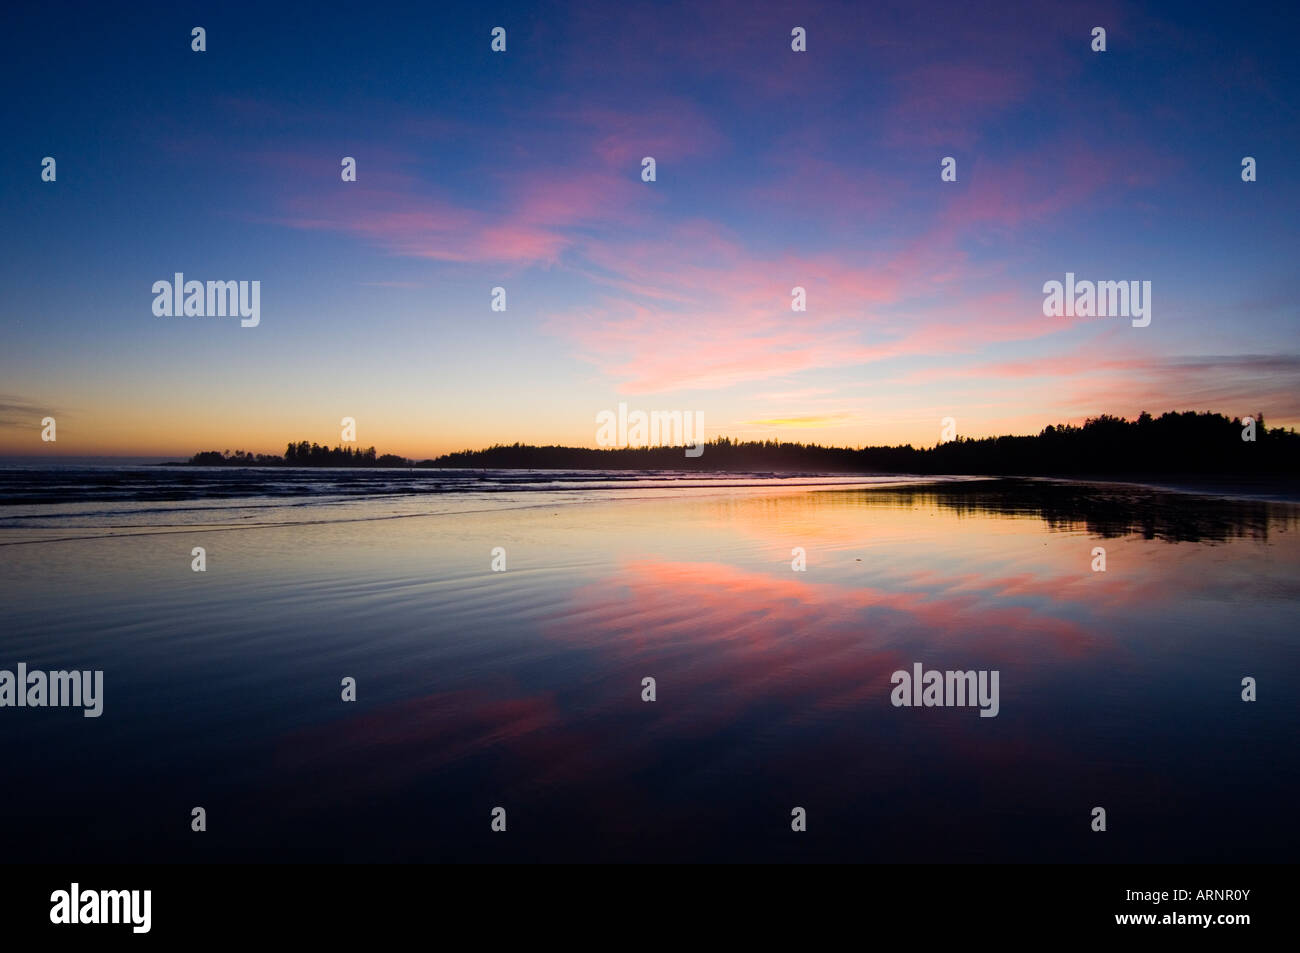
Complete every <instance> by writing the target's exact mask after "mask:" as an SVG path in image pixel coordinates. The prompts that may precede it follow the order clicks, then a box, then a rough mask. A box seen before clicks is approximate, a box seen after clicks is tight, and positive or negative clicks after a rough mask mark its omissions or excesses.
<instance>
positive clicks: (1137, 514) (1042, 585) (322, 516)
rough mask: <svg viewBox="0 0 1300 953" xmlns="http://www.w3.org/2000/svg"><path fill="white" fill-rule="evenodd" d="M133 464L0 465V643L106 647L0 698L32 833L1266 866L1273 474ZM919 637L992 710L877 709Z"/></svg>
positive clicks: (408, 846)
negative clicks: (45, 682) (15, 702)
mask: <svg viewBox="0 0 1300 953" xmlns="http://www.w3.org/2000/svg"><path fill="white" fill-rule="evenodd" d="M126 469H128V468H123V470H126ZM129 469H130V470H131V472H129V473H127V472H118V473H109V474H104V473H90V474H87V473H84V472H83V473H81V474H79V475H76V476H74V477H67V476H65V477H64V478H61V479H59V480H50V479H47V478H43V477H42V478H39V479H38V478H35V477H33V478H31V479H27V478H26V477H24V476H23V475H21V474H19V475H14V474H13V473H12V472H9V473H8V475H7V476H6V477H4V478H3V479H4V480H7V481H8V482H6V483H5V486H6V492H5V495H4V499H5V501H6V502H5V504H4V505H3V506H2V507H0V578H2V579H3V581H4V584H3V587H2V593H3V594H2V596H0V618H2V619H3V620H4V621H3V626H0V668H6V669H12V668H13V667H14V666H15V665H16V664H18V663H20V662H21V663H24V664H25V665H26V666H27V667H28V668H30V669H33V670H35V669H41V670H50V671H54V670H62V669H66V670H77V671H102V672H103V689H102V696H103V697H102V699H101V700H100V701H101V703H102V713H101V714H100V716H99V717H95V718H85V717H83V716H82V713H81V712H80V711H77V710H67V709H62V708H54V707H47V708H39V707H36V708H33V707H27V708H23V709H14V710H7V711H5V712H2V713H0V757H2V758H3V759H4V762H5V763H6V764H7V765H9V766H10V770H11V776H13V777H15V778H20V779H21V782H15V783H11V784H8V785H5V786H4V788H3V790H2V791H0V811H3V813H4V815H5V816H7V817H10V818H23V822H22V823H21V824H20V825H17V826H16V827H14V828H11V829H10V830H9V831H7V833H6V838H7V840H8V842H9V843H10V845H11V846H12V847H13V848H14V849H15V850H21V851H23V854H22V855H23V856H26V857H28V858H31V859H41V860H51V861H60V860H67V861H72V860H76V861H78V862H86V861H92V860H94V861H114V860H145V861H182V862H184V861H196V862H198V861H213V860H251V861H290V860H345V861H433V860H460V861H475V860H527V861H533V860H559V861H565V860H573V861H596V860H650V861H660V860H663V861H669V860H687V859H690V860H732V861H747V862H763V861H777V860H854V861H891V862H921V861H957V862H965V861H1040V862H1099V861H1117V862H1171V863H1172V862H1216V861H1242V860H1257V861H1270V860H1281V859H1284V854H1285V850H1286V847H1287V845H1286V844H1284V843H1282V842H1280V841H1279V839H1278V838H1276V837H1275V836H1274V832H1275V831H1277V830H1279V829H1289V825H1290V823H1291V822H1290V820H1289V812H1290V811H1291V810H1292V809H1293V807H1292V805H1291V803H1290V798H1289V796H1288V794H1287V792H1288V791H1293V790H1294V789H1295V784H1296V781H1297V780H1298V778H1297V775H1298V774H1300V758H1298V757H1297V755H1296V751H1295V746H1294V722H1293V718H1294V712H1293V711H1292V710H1290V709H1289V707H1288V706H1286V705H1284V704H1283V702H1282V699H1284V698H1288V697H1290V694H1289V692H1288V691H1287V689H1286V688H1285V686H1286V685H1288V684H1290V683H1293V681H1294V679H1295V677H1296V674H1297V668H1298V667H1300V645H1298V644H1297V639H1296V632H1295V625H1294V620H1295V618H1296V614H1297V613H1296V610H1297V608H1300V584H1298V583H1297V582H1296V570H1297V568H1300V542H1298V541H1297V529H1298V528H1300V506H1297V505H1295V504H1293V503H1286V502H1277V501H1273V500H1260V499H1253V500H1252V499H1230V498H1227V497H1216V496H1205V495H1192V494H1185V493H1174V492H1169V491H1164V490H1156V489H1151V488H1146V487H1135V486H1132V485H1117V484H1095V483H1076V482H1070V481H1025V480H994V479H972V478H950V479H943V478H938V479H936V478H932V477H925V478H914V479H908V478H905V477H875V478H868V477H863V478H858V479H852V478H846V477H844V476H836V477H834V478H830V477H818V476H815V475H802V476H791V477H785V478H776V477H772V476H770V475H768V476H765V475H749V476H737V475H729V476H727V477H726V478H715V479H709V478H703V477H701V476H700V475H698V474H694V475H689V477H687V476H685V475H681V474H672V475H665V474H610V473H606V474H599V473H597V474H580V475H575V474H568V475H557V474H546V473H532V474H513V475H512V474H502V473H496V474H493V473H482V474H477V475H471V474H464V473H461V474H446V475H438V474H435V475H433V477H432V480H433V482H427V481H428V480H429V479H430V477H429V475H427V474H426V475H423V476H419V475H410V474H406V473H392V472H384V473H375V474H374V475H373V476H372V477H370V478H366V477H357V476H356V475H355V474H345V473H338V472H334V471H330V472H311V471H287V470H282V471H276V470H266V471H244V470H239V471H225V472H218V471H208V474H207V475H206V476H205V475H204V474H203V473H198V472H195V471H187V470H184V469H177V470H172V469H170V468H152V469H150V468H129ZM137 471H145V472H143V473H140V472H137ZM417 479H424V480H426V482H424V483H416V482H414V481H416V480H417ZM196 480H198V481H203V480H207V481H208V483H207V484H204V485H201V486H198V487H193V486H191V489H193V490H194V492H193V493H187V491H186V481H191V482H192V481H196ZM24 481H25V482H24ZM169 481H170V482H169ZM217 484H220V486H219V492H217V491H214V489H213V487H214V486H216V485H217ZM39 486H45V487H47V490H46V491H45V492H47V494H48V493H54V492H57V493H58V494H59V496H58V498H57V500H55V499H52V498H51V497H50V496H48V495H47V496H46V497H44V498H42V497H41V496H40V495H39V494H40V492H41V491H40V490H39V489H31V487H39ZM25 487H26V488H25ZM51 487H57V491H56V490H54V489H48V488H51ZM168 497H170V498H171V499H168ZM196 547H199V548H201V549H202V550H203V554H204V557H203V571H195V569H194V564H195V559H196V557H195V555H194V550H195V548H196ZM1098 547H1101V548H1103V549H1104V551H1105V553H1104V566H1105V569H1104V571H1099V570H1097V569H1096V568H1095V566H1096V560H1097V556H1096V549H1097V548H1098ZM800 564H802V565H800ZM494 567H495V568H494ZM917 664H920V665H921V666H923V667H924V668H925V669H927V670H929V669H935V670H939V671H944V670H948V671H951V670H961V671H980V672H997V673H999V675H1000V678H999V679H998V682H997V684H998V685H999V686H1000V700H999V705H998V710H997V712H996V715H995V716H994V717H981V714H980V711H979V710H977V709H976V708H975V707H971V706H966V707H961V706H956V707H954V706H950V705H949V706H944V705H939V706H934V707H930V706H925V705H919V704H918V705H916V706H907V707H900V706H899V705H897V704H894V703H891V689H892V688H893V684H892V683H891V678H892V676H893V674H894V673H895V672H897V671H900V670H901V671H907V672H911V671H913V666H914V665H917ZM918 671H919V670H918ZM1246 677H1252V678H1255V679H1257V681H1258V701H1255V702H1246V701H1243V698H1242V692H1243V688H1242V679H1243V678H1246ZM647 678H651V679H653V680H654V683H653V684H654V700H653V701H647V700H643V698H644V694H645V684H646V683H645V679H647ZM345 679H353V680H354V684H355V698H356V700H355V701H344V700H343V695H344V688H343V684H344V680H345ZM917 697H918V699H919V697H920V696H919V694H918V696H917ZM196 806H201V807H203V808H204V810H205V813H206V818H207V821H206V823H207V833H206V834H205V835H203V836H195V834H194V833H193V832H192V831H191V811H192V809H193V808H194V807H196ZM1097 806H1102V807H1104V808H1105V809H1106V812H1107V817H1108V820H1109V824H1110V826H1111V828H1112V829H1117V828H1122V829H1123V831H1124V836H1123V837H1110V838H1107V837H1103V836H1099V835H1098V834H1097V833H1096V832H1094V831H1093V830H1092V829H1091V828H1090V822H1091V812H1092V811H1093V809H1094V807H1097ZM497 807H502V808H504V809H505V814H506V816H507V817H508V836H507V837H501V836H499V833H498V832H494V831H493V830H492V829H491V828H490V826H489V822H490V820H491V812H492V811H493V809H494V808H497ZM796 808H802V809H804V811H805V813H806V817H807V830H806V835H805V836H800V837H792V836H791V817H792V811H794V810H795V809H796Z"/></svg>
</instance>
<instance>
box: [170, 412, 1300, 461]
mask: <svg viewBox="0 0 1300 953" xmlns="http://www.w3.org/2000/svg"><path fill="white" fill-rule="evenodd" d="M1245 438H1250V439H1245ZM189 463H190V464H192V465H196V466H291V467H416V468H424V469H428V468H452V469H454V468H462V469H528V470H700V471H724V472H725V471H738V472H769V471H770V472H792V471H793V472H800V471H802V472H816V473H922V474H935V473H953V474H972V475H975V474H980V475H983V474H988V475H1037V476H1045V475H1052V474H1060V475H1072V474H1081V475H1082V474H1115V475H1119V474H1152V475H1155V474H1199V473H1204V474H1214V473H1219V474H1252V473H1258V474H1289V475H1297V474H1300V434H1297V433H1296V432H1295V430H1294V428H1292V429H1291V430H1283V429H1281V428H1273V429H1272V430H1270V429H1268V428H1267V427H1266V426H1265V424H1264V419H1263V416H1262V415H1258V416H1256V417H1254V418H1253V423H1252V422H1247V421H1244V420H1240V419H1238V418H1235V417H1225V416H1223V415H1222V414H1215V413H1201V412H1196V411H1186V412H1182V413H1172V412H1171V413H1166V414H1162V415H1161V416H1159V417H1153V416H1151V415H1150V414H1148V413H1142V414H1140V415H1139V416H1138V417H1137V418H1136V419H1134V420H1126V419H1124V418H1122V417H1113V416H1110V415H1108V414H1103V415H1101V416H1099V417H1092V418H1089V419H1088V420H1087V421H1085V422H1084V423H1083V424H1082V425H1078V426H1074V425H1070V424H1061V425H1054V426H1048V427H1045V428H1044V429H1043V430H1042V432H1041V433H1038V434H1036V435H1032V436H1022V437H1010V436H1006V437H981V438H978V439H972V438H969V437H958V438H957V439H955V440H951V441H948V442H945V443H941V444H939V445H938V446H935V447H928V448H916V447H913V446H912V445H911V444H904V445H899V446H892V447H857V448H852V447H828V446H822V445H821V444H806V443H790V442H783V441H777V440H762V441H757V440H755V441H743V442H742V441H735V440H732V439H731V438H729V437H719V438H717V439H715V440H711V441H709V442H708V443H706V444H705V445H704V452H703V454H702V455H701V456H698V457H688V456H686V455H685V448H684V447H621V448H614V449H599V450H596V449H590V448H586V447H559V446H545V447H537V446H532V445H529V444H522V443H515V444H509V445H506V444H497V445H494V446H491V447H488V448H486V449H482V450H461V451H458V452H455V453H448V454H444V455H443V456H440V457H436V458H433V459H428V460H420V461H418V462H417V461H412V460H407V459H406V458H404V457H401V456H398V455H396V454H392V453H385V454H382V455H378V456H377V455H376V453H375V448H374V447H368V448H366V449H364V450H362V449H357V450H353V449H352V448H351V447H343V446H337V447H333V448H330V447H323V446H320V445H318V444H315V443H308V442H307V441H305V440H303V441H300V442H298V443H290V444H289V445H288V447H287V448H286V449H285V453H284V456H281V457H278V456H274V455H272V454H251V453H244V451H242V450H237V451H235V452H234V453H231V452H230V451H229V450H227V451H224V452H218V451H215V450H209V451H206V452H204V453H197V454H195V455H194V456H193V457H191V458H190V460H189Z"/></svg>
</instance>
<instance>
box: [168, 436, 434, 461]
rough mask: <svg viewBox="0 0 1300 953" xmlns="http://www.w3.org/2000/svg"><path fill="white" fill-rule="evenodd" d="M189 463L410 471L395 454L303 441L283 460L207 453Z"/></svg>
mask: <svg viewBox="0 0 1300 953" xmlns="http://www.w3.org/2000/svg"><path fill="white" fill-rule="evenodd" d="M189 463H190V465H191V466H196V467H409V466H410V465H411V461H409V460H407V459H406V458H405V457H399V456H397V455H396V454H392V453H385V454H384V455H383V456H381V457H376V456H375V448H374V447H367V448H366V449H364V450H362V449H361V448H360V447H358V448H357V449H356V450H353V449H352V448H351V447H343V446H337V447H334V448H330V447H322V446H321V445H320V444H317V443H308V442H307V441H306V440H303V441H301V442H299V443H291V444H289V445H288V446H287V447H286V448H285V451H284V456H282V457H277V456H276V455H275V454H273V453H245V452H244V451H243V450H236V451H235V452H234V453H231V452H230V451H229V450H224V451H222V450H205V451H203V452H202V453H196V454H194V456H192V457H190V459H189Z"/></svg>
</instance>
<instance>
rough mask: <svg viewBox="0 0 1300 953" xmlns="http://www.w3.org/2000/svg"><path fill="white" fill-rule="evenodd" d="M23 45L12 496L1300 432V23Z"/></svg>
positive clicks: (1155, 9)
mask: <svg viewBox="0 0 1300 953" xmlns="http://www.w3.org/2000/svg"><path fill="white" fill-rule="evenodd" d="M7 17H8V21H9V22H8V23H7V26H6V29H5V30H4V31H3V36H0V76H2V77H3V80H4V82H3V89H4V93H3V98H2V99H0V122H2V126H0V128H3V129H4V132H5V135H4V141H3V145H0V208H2V209H3V219H2V220H3V229H2V230H0V329H2V330H0V341H3V346H2V347H0V455H6V456H11V457H16V456H25V455H36V456H40V455H48V456H55V455H69V456H73V455H76V456H85V455H122V456H146V457H147V456H158V457H160V458H163V457H169V458H174V457H183V456H188V455H190V454H192V453H194V452H196V451H199V450H207V449H217V450H223V449H237V448H242V449H245V450H249V451H256V452H282V451H283V449H284V445H285V444H286V443H287V442H288V441H290V440H294V441H297V440H304V439H305V440H313V441H318V442H320V443H328V444H330V445H333V444H335V443H337V442H339V439H340V435H341V421H342V418H344V417H351V418H353V419H354V420H355V421H356V437H357V441H358V443H359V444H360V445H362V446H371V445H373V446H376V447H377V448H378V449H379V451H380V452H381V453H383V452H393V453H398V454H401V455H404V456H408V457H413V458H425V457H430V456H434V455H436V454H439V453H443V452H448V451H453V450H459V449H465V448H477V447H483V446H488V445H491V444H494V443H513V442H515V441H520V442H524V443H535V444H550V443H559V444H566V445H572V446H596V445H597V442H596V438H597V426H596V420H597V416H598V415H599V414H600V413H601V412H602V411H615V412H616V411H617V408H618V406H619V404H620V403H624V404H626V405H627V406H628V408H629V409H630V410H643V411H646V412H651V411H691V412H692V413H693V414H699V415H702V420H703V429H704V432H705V436H707V437H716V436H724V435H725V436H730V437H733V438H737V439H781V440H799V441H810V442H818V443H823V444H836V445H848V446H860V445H879V444H898V443H911V444H913V445H916V446H932V445H934V444H935V443H936V442H937V441H938V440H939V438H940V435H941V431H942V427H943V423H944V418H952V420H953V422H954V423H955V429H956V432H957V433H958V434H960V435H964V436H973V437H978V436H985V435H990V434H1001V433H1037V432H1038V431H1039V430H1041V429H1042V428H1043V427H1044V426H1046V425H1048V424H1055V423H1063V422H1072V423H1080V422H1082V421H1083V420H1084V419H1085V418H1087V417H1089V416H1095V415H1097V414H1102V413H1109V414H1115V415H1120V416H1129V417H1131V416H1134V415H1136V414H1137V413H1139V412H1140V411H1144V410H1145V411H1149V412H1152V413H1156V414H1159V413H1161V412H1164V411H1167V410H1210V411H1218V412H1222V413H1225V414H1228V415H1231V416H1243V415H1246V414H1257V413H1262V414H1263V415H1264V417H1265V420H1266V421H1267V423H1268V424H1269V425H1270V426H1288V427H1290V426H1295V425H1296V424H1297V423H1300V336H1298V335H1297V328H1298V327H1300V320H1298V317H1300V316H1298V314H1297V303H1296V301H1297V299H1296V293H1295V288H1294V282H1295V278H1296V274H1297V267H1296V259H1297V254H1296V252H1297V228H1296V211H1297V208H1300V201H1298V200H1300V184H1298V183H1300V178H1298V176H1297V173H1300V167H1298V165H1297V155H1298V154H1300V122H1298V121H1297V120H1298V119H1300V116H1298V115H1297V111H1298V109H1300V107H1298V106H1297V96H1296V94H1297V92H1300V67H1298V66H1297V62H1296V61H1297V57H1295V55H1294V49H1293V45H1294V37H1295V35H1296V29H1297V26H1298V25H1300V13H1297V12H1296V8H1295V7H1286V6H1284V5H1274V4H1262V5H1258V6H1252V5H1251V4H1249V3H1238V4H1233V5H1232V6H1231V7H1230V8H1225V7H1222V6H1209V5H1203V4H1197V3H1176V4H1174V3H1168V4H1143V3H1124V2H1109V0H1100V2H1087V3H1070V2H1065V3H1052V4H1045V3H1041V2H1027V3H1017V2H1001V0H999V2H997V3H942V4H932V3H927V2H924V0H907V2H901V3H875V2H873V3H870V4H864V3H855V2H848V3H765V2H764V3H759V2H754V0H748V2H743V3H740V2H718V3H710V2H690V3H682V4H669V3H641V2H630V0H629V2H619V3H598V2H585V3H555V4H550V3H529V4H501V3H472V4H471V3H464V4H441V3H439V4H409V5H404V4H382V5H380V4H375V5H347V6H346V7H341V8H339V9H337V10H329V9H323V6H322V5H311V6H296V5H295V6H293V7H292V8H290V9H277V8H275V7H274V6H273V5H271V4H265V3H259V4H242V3H224V2H223V3H220V4H184V3H179V4H166V5H162V4H159V5H148V4H140V5H134V4H132V5H130V6H129V7H128V8H126V9H118V10H112V11H108V10H104V9H100V8H97V7H95V6H90V5H86V6H77V5H57V6H56V7H54V8H49V7H31V6H28V7H27V8H24V9H22V10H19V11H17V12H15V13H10V14H7ZM196 26H201V27H203V28H204V30H205V31H206V50H205V51H203V52H196V51H194V50H192V49H191V43H192V35H191V31H192V29H193V28H194V27H196ZM498 26H499V27H503V28H504V29H505V31H506V49H505V51H504V52H496V51H493V50H492V49H491V44H492V31H493V29H494V28H495V27H498ZM1098 26H1100V27H1103V28H1104V29H1105V30H1106V50H1105V51H1104V52H1095V51H1094V50H1093V49H1092V45H1093V29H1094V27H1098ZM795 27H802V28H803V29H804V31H805V33H806V47H807V48H806V50H805V51H802V52H796V51H794V50H793V49H792V48H791V44H792V37H791V33H792V30H793V29H794V28H795ZM47 156H49V157H53V158H54V159H55V162H56V178H55V181H53V182H48V181H43V180H42V161H43V159H44V158H45V157H47ZM344 156H350V157H353V158H354V159H355V160H356V181H354V182H345V181H343V180H342V176H341V174H340V172H341V162H342V158H343V157H344ZM647 156H649V157H653V158H654V159H655V180H654V181H652V182H647V181H643V178H642V168H643V167H642V159H643V158H644V157H647ZM1246 156H1250V157H1253V158H1254V159H1255V160H1256V176H1257V180H1256V181H1254V182H1243V181H1242V159H1243V157H1246ZM944 157H952V158H953V159H955V162H956V181H943V180H942V179H941V175H940V173H941V160H942V159H943V158H944ZM176 272H181V273H183V274H184V275H185V278H186V280H199V281H209V280H213V281H258V282H260V323H259V324H258V325H257V326H256V327H242V326H241V322H240V320H239V319H238V317H234V318H232V317H229V316H227V317H220V316H203V317H200V316H159V315H156V314H155V313H154V299H155V294H154V292H153V290H152V288H153V285H154V283H155V282H157V281H160V280H166V281H170V280H171V279H172V277H173V275H174V274H175V273H176ZM1067 272H1070V273H1074V274H1075V275H1076V278H1077V280H1093V281H1139V282H1146V281H1149V282H1150V283H1151V285H1150V287H1151V301H1150V304H1151V321H1150V324H1149V325H1148V326H1145V327H1135V326H1133V324H1132V322H1131V321H1130V320H1129V319H1128V318H1125V317H1114V316H1108V317H1079V316H1047V315H1045V314H1044V311H1043V303H1044V298H1045V295H1044V290H1043V288H1044V283H1045V282H1048V281H1053V280H1056V281H1062V282H1063V281H1064V280H1065V276H1066V273H1067ZM796 286H797V287H802V288H804V289H805V291H806V303H807V310H805V311H795V310H793V309H792V289H794V288H795V287H796ZM498 287H499V288H504V289H505V292H506V295H505V303H506V307H505V310H504V311H494V310H492V307H491V305H492V299H493V290H492V289H494V288H498ZM45 417H54V418H55V420H56V425H57V431H56V433H57V440H56V441H55V442H53V443H50V442H47V441H43V440H42V439H41V435H42V429H43V428H42V419H43V418H45Z"/></svg>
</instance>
